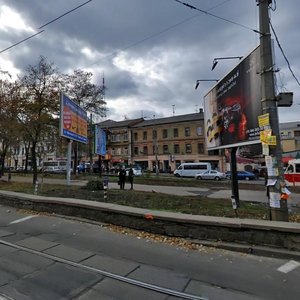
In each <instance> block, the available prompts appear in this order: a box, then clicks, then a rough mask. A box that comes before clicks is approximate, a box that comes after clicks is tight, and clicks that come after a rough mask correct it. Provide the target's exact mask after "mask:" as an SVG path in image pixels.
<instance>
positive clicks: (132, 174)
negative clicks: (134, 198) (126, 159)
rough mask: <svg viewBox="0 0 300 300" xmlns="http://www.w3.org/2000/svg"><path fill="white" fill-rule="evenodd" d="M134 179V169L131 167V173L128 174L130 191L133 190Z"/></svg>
mask: <svg viewBox="0 0 300 300" xmlns="http://www.w3.org/2000/svg"><path fill="white" fill-rule="evenodd" d="M133 177H134V173H133V169H132V168H131V167H130V169H129V172H128V179H129V182H130V189H131V190H133Z"/></svg>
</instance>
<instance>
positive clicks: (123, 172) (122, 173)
mask: <svg viewBox="0 0 300 300" xmlns="http://www.w3.org/2000/svg"><path fill="white" fill-rule="evenodd" d="M133 177H134V173H133V169H132V168H130V169H129V171H128V180H129V183H130V189H131V190H133ZM125 181H126V170H125V168H124V167H123V168H122V169H121V170H120V171H119V185H120V189H121V190H124V188H125Z"/></svg>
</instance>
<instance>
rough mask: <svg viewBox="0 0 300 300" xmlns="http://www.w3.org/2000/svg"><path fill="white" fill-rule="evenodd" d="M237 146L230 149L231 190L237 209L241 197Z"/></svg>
mask: <svg viewBox="0 0 300 300" xmlns="http://www.w3.org/2000/svg"><path fill="white" fill-rule="evenodd" d="M237 149H238V148H237V147H232V148H231V151H230V170H231V191H232V196H231V199H232V201H233V200H234V203H235V207H233V208H234V209H235V210H236V208H239V207H240V197H239V183H238V179H237V167H236V151H237Z"/></svg>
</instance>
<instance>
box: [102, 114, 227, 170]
mask: <svg viewBox="0 0 300 300" xmlns="http://www.w3.org/2000/svg"><path fill="white" fill-rule="evenodd" d="M99 125H100V126H101V128H102V129H104V130H105V131H106V132H107V156H106V159H105V160H106V163H107V166H108V167H109V168H112V167H114V166H116V165H118V164H126V165H127V164H128V165H130V164H139V165H140V166H141V167H142V168H143V169H145V170H151V171H155V170H156V167H158V168H159V170H160V172H170V171H174V170H175V169H176V167H178V166H179V165H180V164H181V163H182V162H199V161H205V162H211V163H212V164H213V166H214V167H215V168H219V169H220V170H223V169H224V166H225V164H224V160H223V157H222V156H220V155H218V154H219V152H218V151H217V152H214V153H212V155H210V154H211V153H208V152H207V150H206V146H205V136H204V119H203V112H200V113H193V114H187V115H180V116H173V117H168V118H159V119H151V120H145V119H143V118H140V119H133V120H124V121H120V122H116V121H112V120H107V121H104V122H101V123H99Z"/></svg>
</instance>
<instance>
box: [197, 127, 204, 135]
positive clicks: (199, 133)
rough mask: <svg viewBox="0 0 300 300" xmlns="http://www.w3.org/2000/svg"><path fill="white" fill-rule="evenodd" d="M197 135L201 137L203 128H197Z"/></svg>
mask: <svg viewBox="0 0 300 300" xmlns="http://www.w3.org/2000/svg"><path fill="white" fill-rule="evenodd" d="M197 135H203V128H202V127H197Z"/></svg>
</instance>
